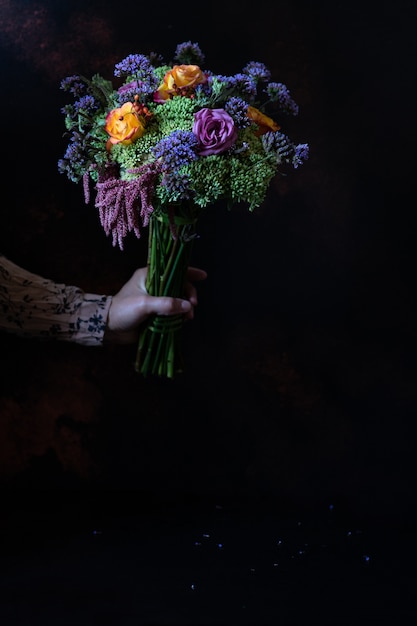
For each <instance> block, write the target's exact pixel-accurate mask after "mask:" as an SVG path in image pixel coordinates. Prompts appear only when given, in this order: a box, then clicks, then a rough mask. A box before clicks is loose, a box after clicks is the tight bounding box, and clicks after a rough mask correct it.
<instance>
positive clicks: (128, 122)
mask: <svg viewBox="0 0 417 626" xmlns="http://www.w3.org/2000/svg"><path fill="white" fill-rule="evenodd" d="M104 128H105V130H106V132H107V133H108V134H109V135H110V139H109V140H108V142H107V145H108V148H111V146H112V145H114V144H116V143H122V144H123V145H125V146H127V145H129V144H130V143H133V142H134V141H136V139H139V137H142V135H143V133H144V132H145V124H144V120H143V118H141V116H140V115H138V113H137V112H136V111H135V108H134V105H133V103H132V102H125V104H124V105H123V106H121V107H120V108H119V109H113V110H112V111H110V113H109V114H108V115H107V117H106V124H105V126H104Z"/></svg>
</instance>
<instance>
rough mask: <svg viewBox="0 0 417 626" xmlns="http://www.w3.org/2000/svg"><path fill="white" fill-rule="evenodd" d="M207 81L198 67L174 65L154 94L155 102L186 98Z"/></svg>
mask: <svg viewBox="0 0 417 626" xmlns="http://www.w3.org/2000/svg"><path fill="white" fill-rule="evenodd" d="M206 81H207V77H206V75H205V74H204V73H203V72H202V71H201V69H200V68H199V67H198V65H174V67H173V68H172V70H169V71H168V72H167V73H166V74H165V76H164V80H163V81H162V83H161V84H160V85H159V87H158V89H157V91H156V92H155V97H154V100H155V102H165V100H169V99H170V98H172V97H173V96H184V95H185V96H186V95H189V94H190V91H192V90H193V89H194V88H195V87H196V86H197V85H199V84H201V83H205V82H206Z"/></svg>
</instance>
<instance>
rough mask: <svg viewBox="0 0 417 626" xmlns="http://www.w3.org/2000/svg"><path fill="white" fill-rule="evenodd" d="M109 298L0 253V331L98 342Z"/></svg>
mask: <svg viewBox="0 0 417 626" xmlns="http://www.w3.org/2000/svg"><path fill="white" fill-rule="evenodd" d="M111 301H112V297H111V296H106V295H96V294H91V293H85V292H84V291H82V290H81V289H80V288H79V287H74V286H68V285H64V284H59V283H55V282H53V281H52V280H48V279H46V278H43V277H42V276H38V275H37V274H32V273H31V272H28V271H27V270H24V269H22V268H21V267H19V266H18V265H15V264H14V263H12V262H11V261H9V260H8V259H7V258H6V257H5V256H3V255H2V254H0V330H1V331H5V332H9V333H13V334H15V335H19V336H21V337H33V338H37V339H45V340H47V339H49V340H51V339H56V340H60V341H71V342H73V343H79V344H83V345H86V346H101V345H102V344H103V338H104V332H105V330H106V323H107V318H108V313H109V308H110V304H111Z"/></svg>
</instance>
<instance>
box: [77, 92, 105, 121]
mask: <svg viewBox="0 0 417 626" xmlns="http://www.w3.org/2000/svg"><path fill="white" fill-rule="evenodd" d="M99 108H100V103H99V102H97V100H96V99H95V98H94V96H90V95H88V94H87V95H85V96H82V97H81V98H80V99H79V100H77V101H76V102H74V112H75V113H77V115H78V114H80V115H85V116H87V117H90V116H91V115H94V113H96V112H97V110H98V109H99Z"/></svg>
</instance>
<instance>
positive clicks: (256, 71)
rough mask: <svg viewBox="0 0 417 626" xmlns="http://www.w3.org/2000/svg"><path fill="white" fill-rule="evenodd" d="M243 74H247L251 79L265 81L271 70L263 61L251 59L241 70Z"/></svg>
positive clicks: (269, 76)
mask: <svg viewBox="0 0 417 626" xmlns="http://www.w3.org/2000/svg"><path fill="white" fill-rule="evenodd" d="M242 72H243V73H244V74H248V76H250V77H251V78H252V79H254V80H256V81H267V80H269V79H270V78H271V72H270V71H269V69H268V68H267V67H266V65H265V64H264V63H259V62H258V61H251V62H250V63H248V64H247V65H246V66H245V67H244V68H243V70H242Z"/></svg>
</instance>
